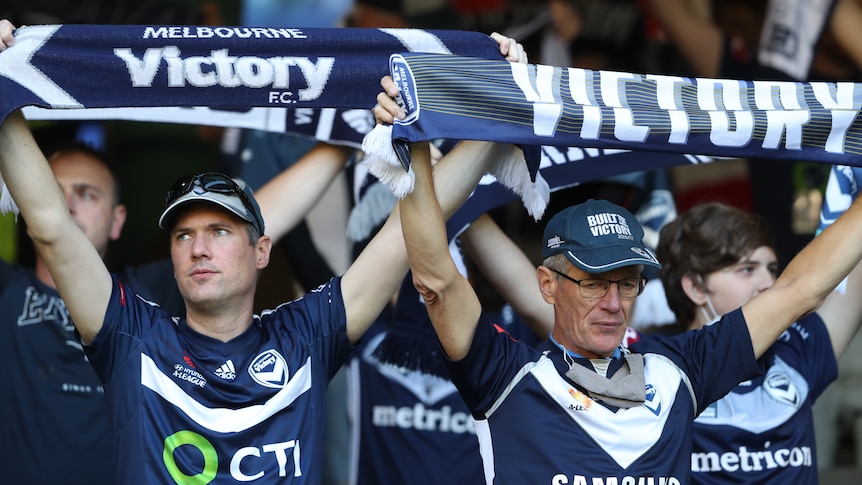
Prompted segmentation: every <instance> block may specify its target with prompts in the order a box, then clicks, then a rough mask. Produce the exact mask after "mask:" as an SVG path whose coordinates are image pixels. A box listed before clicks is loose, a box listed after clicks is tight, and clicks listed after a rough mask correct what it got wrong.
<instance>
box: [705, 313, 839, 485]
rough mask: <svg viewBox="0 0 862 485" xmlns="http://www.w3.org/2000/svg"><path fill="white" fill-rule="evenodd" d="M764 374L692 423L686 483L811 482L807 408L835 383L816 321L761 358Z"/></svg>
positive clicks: (827, 344)
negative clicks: (690, 469)
mask: <svg viewBox="0 0 862 485" xmlns="http://www.w3.org/2000/svg"><path fill="white" fill-rule="evenodd" d="M761 361H762V363H763V365H764V366H765V367H766V372H765V373H764V374H763V375H761V376H758V377H756V378H754V379H751V380H750V381H745V382H743V383H741V384H740V385H738V386H736V387H735V388H734V389H733V390H732V391H731V392H730V393H728V394H727V395H726V396H725V397H723V398H721V399H720V400H718V401H716V402H715V403H713V404H711V405H710V406H709V407H708V408H707V409H706V410H705V411H703V412H702V413H701V414H700V416H698V418H697V419H696V420H695V422H694V448H693V452H692V455H691V468H692V479H693V482H694V483H703V484H731V483H732V484H740V483H750V484H761V483H794V484H801V483H817V482H818V476H817V459H816V456H815V450H816V445H815V441H814V421H813V416H812V406H813V405H814V401H815V400H816V399H817V397H818V396H820V394H821V393H822V392H823V390H824V389H825V388H826V386H827V385H829V384H830V383H831V382H832V381H834V380H835V379H836V378H837V377H838V367H837V363H836V361H835V352H834V351H833V349H832V343H831V341H830V340H829V333H828V331H827V330H826V326H825V325H824V324H823V321H822V320H821V319H820V317H819V316H817V315H816V314H813V315H809V316H807V317H805V318H803V319H802V320H800V321H799V322H796V323H794V324H793V325H792V326H791V327H790V328H788V329H787V330H786V331H785V332H784V333H783V334H782V335H781V337H779V338H778V340H777V341H776V342H775V343H774V344H773V345H772V346H771V347H770V348H769V350H767V352H766V353H765V354H764V355H763V357H761Z"/></svg>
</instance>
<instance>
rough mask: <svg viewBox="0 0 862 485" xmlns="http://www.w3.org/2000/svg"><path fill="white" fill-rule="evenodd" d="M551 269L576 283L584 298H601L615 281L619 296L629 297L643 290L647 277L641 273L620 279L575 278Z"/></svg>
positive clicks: (633, 296)
mask: <svg viewBox="0 0 862 485" xmlns="http://www.w3.org/2000/svg"><path fill="white" fill-rule="evenodd" d="M551 271H553V272H554V273H557V274H558V275H560V276H562V277H563V278H565V279H567V280H569V281H571V282H572V283H574V284H576V285H578V288H579V289H580V292H581V296H582V297H584V298H603V297H604V296H605V295H607V294H608V289H610V287H611V283H616V284H617V289H618V290H619V292H620V297H621V298H626V299H631V298H635V297H637V296H638V295H640V294H641V293H642V292H643V291H644V287H645V286H646V283H647V277H646V276H644V275H643V274H641V275H640V276H639V277H637V278H624V279H621V280H601V279H596V278H589V279H583V280H576V279H574V278H572V277H571V276H569V275H567V274H566V273H563V272H561V271H557V270H555V269H552V270H551Z"/></svg>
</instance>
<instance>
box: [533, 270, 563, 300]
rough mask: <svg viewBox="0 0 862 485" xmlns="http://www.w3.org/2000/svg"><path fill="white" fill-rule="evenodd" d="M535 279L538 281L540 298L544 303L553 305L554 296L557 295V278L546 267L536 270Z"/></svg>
mask: <svg viewBox="0 0 862 485" xmlns="http://www.w3.org/2000/svg"><path fill="white" fill-rule="evenodd" d="M536 279H537V280H538V281H539V291H541V292H542V298H543V299H544V300H545V302H547V303H549V304H551V305H553V304H554V295H556V294H557V284H558V283H559V281H558V280H557V276H556V275H555V274H554V272H553V271H551V270H550V269H549V268H548V267H546V266H539V267H538V268H536Z"/></svg>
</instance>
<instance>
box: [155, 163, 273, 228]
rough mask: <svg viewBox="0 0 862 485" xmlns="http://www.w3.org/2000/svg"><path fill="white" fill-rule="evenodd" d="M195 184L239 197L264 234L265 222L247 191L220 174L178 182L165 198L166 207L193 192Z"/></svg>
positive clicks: (213, 173) (198, 175) (199, 175)
mask: <svg viewBox="0 0 862 485" xmlns="http://www.w3.org/2000/svg"><path fill="white" fill-rule="evenodd" d="M195 182H197V184H199V185H200V187H201V188H202V189H204V190H206V191H207V192H214V193H216V194H227V195H235V196H237V197H238V198H239V200H240V201H241V202H242V205H243V206H245V208H246V209H247V210H248V212H249V214H251V216H252V218H253V219H254V221H253V222H252V224H253V225H254V227H255V229H257V230H258V232H260V233H261V234H263V220H262V219H261V216H260V212H259V211H258V210H257V208H256V206H255V204H253V203H252V201H251V200H250V199H249V198H248V195H247V194H246V193H245V191H244V190H242V187H240V186H239V185H237V183H236V182H234V181H233V179H231V178H230V177H228V176H227V175H223V174H220V173H215V172H207V173H200V174H196V175H191V176H189V177H186V178H181V179H179V180H177V181H176V182H174V184H173V185H172V186H171V188H170V189H169V190H168V193H167V196H166V197H165V207H168V206H170V205H171V204H172V203H173V202H174V201H175V200H177V199H179V198H180V197H182V196H184V195H186V194H188V193H189V192H191V191H192V189H193V188H194V187H195V185H196V183H195Z"/></svg>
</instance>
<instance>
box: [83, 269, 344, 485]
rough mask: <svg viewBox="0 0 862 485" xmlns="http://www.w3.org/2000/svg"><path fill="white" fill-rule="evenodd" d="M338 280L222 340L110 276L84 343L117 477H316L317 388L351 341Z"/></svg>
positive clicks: (322, 393)
mask: <svg viewBox="0 0 862 485" xmlns="http://www.w3.org/2000/svg"><path fill="white" fill-rule="evenodd" d="M340 283H341V280H340V278H334V279H333V280H331V281H330V282H329V283H327V284H325V285H322V286H321V287H320V288H318V289H317V290H315V291H313V292H311V293H309V294H307V295H306V296H305V297H303V298H301V299H299V300H295V301H293V302H290V303H286V304H283V305H280V306H279V307H278V308H276V309H275V310H271V311H265V312H262V313H261V315H260V316H257V315H255V316H254V317H253V321H252V325H251V326H250V327H249V328H248V329H247V330H246V331H245V332H244V333H242V334H241V335H239V336H237V337H235V338H234V339H232V340H231V341H229V342H222V341H219V340H216V339H213V338H210V337H207V336H204V335H201V334H199V333H197V332H195V331H193V330H191V329H190V328H189V327H188V325H187V324H186V321H185V319H183V318H172V317H171V316H170V315H168V314H167V313H165V312H164V311H162V310H161V309H159V308H157V307H154V306H152V305H150V304H148V302H146V301H144V300H143V299H140V298H137V297H135V296H134V295H132V294H131V293H130V292H129V289H128V288H126V287H124V286H123V285H122V284H121V283H118V282H115V285H114V290H113V293H112V296H111V300H110V302H109V305H108V309H107V312H106V316H105V322H104V327H103V328H102V329H101V330H100V332H99V334H98V335H97V336H96V338H95V340H94V341H93V343H92V345H90V346H87V347H85V351H86V352H87V355H88V357H89V358H90V362H91V363H92V365H93V367H94V368H95V369H96V373H97V374H98V375H99V377H100V379H101V380H102V382H103V384H104V387H105V395H106V397H107V400H108V412H109V415H110V419H111V425H112V429H113V432H114V440H115V443H116V448H117V451H118V454H119V459H118V462H117V463H118V465H117V468H118V483H123V484H124V485H125V484H139V483H140V484H143V483H150V484H169V483H212V484H222V483H240V482H243V483H245V482H258V483H268V484H269V483H290V484H300V483H319V482H320V480H321V475H322V467H323V458H324V457H323V447H324V443H323V436H324V427H325V412H326V409H325V402H326V386H327V384H328V382H329V379H330V378H331V377H332V376H333V375H334V374H335V372H336V371H337V370H338V368H339V367H340V366H341V364H342V363H343V361H344V359H345V358H346V356H347V353H348V351H349V350H350V343H349V341H348V338H347V333H346V317H345V311H344V303H343V301H342V296H341V287H340Z"/></svg>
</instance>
